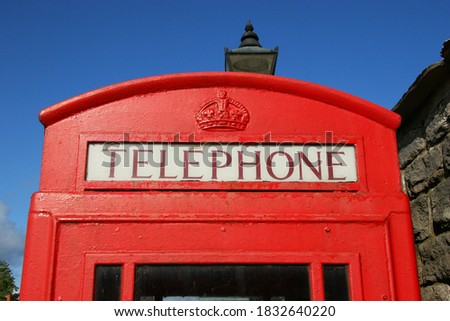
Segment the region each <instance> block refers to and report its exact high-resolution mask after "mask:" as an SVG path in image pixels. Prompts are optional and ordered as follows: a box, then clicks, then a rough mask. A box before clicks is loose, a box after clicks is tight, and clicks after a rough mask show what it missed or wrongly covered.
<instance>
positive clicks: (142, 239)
mask: <svg viewBox="0 0 450 321" xmlns="http://www.w3.org/2000/svg"><path fill="white" fill-rule="evenodd" d="M40 120H41V122H42V123H43V124H44V126H45V140H44V153H43V163H42V174H41V185H40V191H39V192H38V193H36V194H34V195H33V198H32V201H31V208H30V214H29V223H28V231H27V241H26V249H25V260H24V269H23V277H22V287H21V298H22V299H24V300H171V299H176V300H180V299H199V300H203V299H207V300H208V299H217V298H219V299H224V300H227V299H243V300H418V299H419V298H420V297H419V287H418V278H417V271H416V261H415V252H414V243H413V239H412V226H411V218H410V212H409V203H408V199H407V197H406V196H405V195H404V194H403V193H402V191H401V187H400V181H399V177H400V175H399V168H398V161H397V147H396V146H397V145H396V138H395V129H396V128H397V126H398V125H399V122H400V119H399V117H398V116H397V115H396V114H394V113H392V112H390V111H387V110H385V109H382V108H381V107H378V106H376V105H374V104H371V103H369V102H367V101H364V100H361V99H359V98H355V97H353V96H350V95H347V94H344V93H341V92H338V91H336V90H332V89H329V88H324V87H322V86H318V85H314V84H310V83H306V82H301V81H297V80H291V79H286V78H282V77H275V76H264V75H257V74H246V73H193V74H176V75H168V76H158V77H150V78H145V79H138V80H134V81H128V82H124V83H121V84H117V85H113V86H109V87H105V88H102V89H99V90H96V91H93V92H89V93H87V94H84V95H80V96H78V97H75V98H72V99H69V100H67V101H64V102H62V103H59V104H57V105H55V106H53V107H50V108H48V109H45V110H43V111H42V112H41V114H40Z"/></svg>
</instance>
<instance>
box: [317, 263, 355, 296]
mask: <svg viewBox="0 0 450 321" xmlns="http://www.w3.org/2000/svg"><path fill="white" fill-rule="evenodd" d="M323 282H324V287H325V300H327V301H348V300H350V294H349V288H348V265H324V266H323Z"/></svg>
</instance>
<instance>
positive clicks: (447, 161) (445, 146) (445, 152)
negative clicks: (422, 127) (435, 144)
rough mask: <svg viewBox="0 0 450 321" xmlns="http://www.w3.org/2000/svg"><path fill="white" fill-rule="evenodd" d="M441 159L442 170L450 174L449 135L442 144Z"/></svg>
mask: <svg viewBox="0 0 450 321" xmlns="http://www.w3.org/2000/svg"><path fill="white" fill-rule="evenodd" d="M442 157H443V159H444V168H445V170H447V172H450V133H449V134H448V135H447V138H446V140H445V141H444V142H443V143H442Z"/></svg>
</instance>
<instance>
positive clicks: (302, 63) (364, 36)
mask: <svg viewBox="0 0 450 321" xmlns="http://www.w3.org/2000/svg"><path fill="white" fill-rule="evenodd" d="M449 13H450V1H448V0H426V1H417V0H411V1H393V0H378V1H369V0H367V1H365V0H360V1H356V0H353V1H349V0H339V1H338V0H334V1H332V0H315V1H313V0H291V1H287V0H277V1H268V0H260V1H256V0H254V1H252V0H251V1H245V0H228V1H218V0H186V1H181V0H178V1H174V0H168V1H162V0H160V1H156V0H146V1H144V0H128V1H125V0H122V1H119V0H109V1H106V0H76V1H75V0H40V1H38V0H27V1H25V0H0V106H1V112H2V116H1V117H0V133H1V137H3V139H2V147H3V148H2V153H1V158H0V165H1V166H0V175H1V176H0V177H1V178H0V259H6V260H7V261H8V262H9V263H10V265H11V266H12V268H13V271H14V274H15V276H16V279H17V281H18V282H19V281H20V272H21V261H22V256H23V242H24V236H25V230H26V222H27V215H28V207H29V202H30V196H31V194H32V193H33V192H35V191H38V190H39V175H40V165H41V157H42V154H41V149H42V143H43V126H42V125H41V124H40V123H39V120H38V112H39V111H40V110H42V109H44V108H46V107H49V106H51V105H53V104H55V103H57V102H59V101H62V100H65V99H68V98H70V97H73V96H76V95H79V94H81V93H84V92H87V91H90V90H94V89H96V88H100V87H103V86H106V85H110V84H114V83H117V82H122V81H126V80H131V79H135V78H141V77H147V76H154V75H161V74H170V73H180V72H192V71H223V69H224V47H228V48H230V49H233V48H236V47H238V46H239V43H240V37H241V35H242V33H243V32H244V27H245V24H246V22H247V21H248V20H249V19H250V20H251V21H252V23H253V25H254V27H255V32H256V33H257V34H258V35H259V37H260V43H261V44H262V45H263V46H264V47H267V48H274V47H275V46H279V58H278V62H277V70H276V74H277V75H278V76H283V77H289V78H295V79H301V80H305V81H309V82H314V83H318V84H321V85H325V86H329V87H332V88H335V89H339V90H342V91H345V92H348V93H350V94H353V95H356V96H359V97H362V98H364V99H367V100H369V101H372V102H374V103H376V104H379V105H381V106H382V107H384V108H388V109H391V108H392V107H393V106H394V105H395V104H396V103H397V101H398V100H399V99H400V98H401V96H402V95H403V93H405V92H406V91H407V89H408V88H409V86H410V85H411V84H412V83H413V81H414V80H415V79H416V77H417V76H418V75H419V73H420V72H421V71H422V70H423V69H424V68H426V67H427V66H428V65H430V64H432V63H434V62H437V61H439V60H440V59H441V57H440V56H439V52H440V50H441V47H442V43H443V42H444V40H446V39H448V38H450V28H449V23H448V22H449Z"/></svg>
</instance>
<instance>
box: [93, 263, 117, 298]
mask: <svg viewBox="0 0 450 321" xmlns="http://www.w3.org/2000/svg"><path fill="white" fill-rule="evenodd" d="M121 283H122V266H121V265H97V266H96V267H95V287H94V300H95V301H119V300H120V292H121V291H120V288H121Z"/></svg>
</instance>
